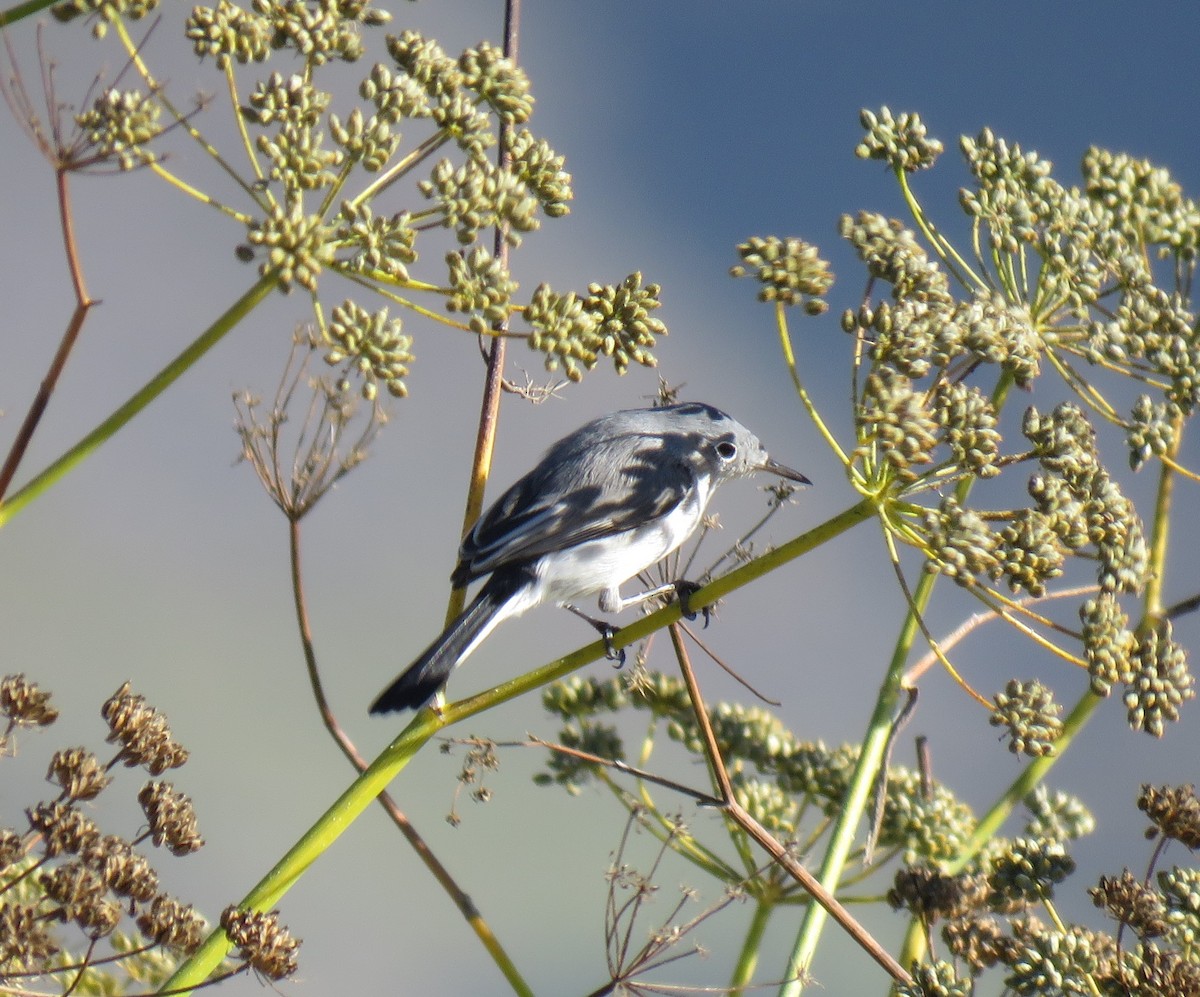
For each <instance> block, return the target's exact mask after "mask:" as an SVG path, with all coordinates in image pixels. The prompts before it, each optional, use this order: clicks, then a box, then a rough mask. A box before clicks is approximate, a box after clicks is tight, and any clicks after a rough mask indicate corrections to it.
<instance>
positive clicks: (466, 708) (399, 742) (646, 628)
mask: <svg viewBox="0 0 1200 997" xmlns="http://www.w3.org/2000/svg"><path fill="white" fill-rule="evenodd" d="M873 509H874V506H873V504H872V503H871V502H870V501H867V500H864V501H862V502H859V503H858V504H857V505H854V506H851V507H850V508H849V509H846V510H845V511H843V512H841V513H839V514H838V515H836V516H834V517H833V518H832V519H829V520H827V521H826V522H824V523H822V524H821V525H820V526H817V527H815V528H814V529H811V530H809V531H808V532H807V533H803V534H801V535H800V536H798V537H795V538H794V539H792V540H790V541H788V542H787V543H785V544H783V545H782V546H780V547H777V548H776V549H775V550H773V551H770V552H769V553H767V554H764V555H763V556H762V557H758V558H755V559H754V560H753V561H749V562H747V563H746V564H743V565H741V566H740V567H738V568H736V569H734V570H733V571H731V572H730V573H729V574H727V575H723V576H722V577H720V578H718V579H716V580H714V581H712V582H710V583H709V584H708V585H705V586H704V587H703V588H701V589H698V590H697V591H696V592H695V593H694V594H693V595H692V596H691V599H690V603H691V605H692V607H693V608H694V609H702V608H704V607H705V606H708V605H711V604H712V603H714V602H716V601H717V599H719V598H720V597H721V596H723V595H727V594H728V593H730V592H732V591H734V590H735V589H737V588H740V587H741V586H743V585H745V584H747V583H748V582H751V581H753V580H754V579H756V578H759V577H761V576H762V575H764V574H766V573H767V572H769V571H772V570H774V569H775V568H778V567H780V566H781V565H783V564H786V563H787V562H788V561H791V560H794V559H795V558H797V557H800V556H801V555H802V554H805V553H807V552H808V551H810V550H812V549H814V548H815V547H818V546H820V545H821V544H823V543H826V542H827V541H829V540H832V539H833V538H834V537H836V536H839V535H840V534H842V533H844V532H845V531H846V530H848V529H850V528H851V527H852V526H856V525H857V524H859V523H861V522H863V521H864V520H866V519H870V518H871V516H872V514H873ZM680 619H681V613H680V608H679V605H678V604H677V603H672V604H671V605H670V606H666V607H664V608H663V609H660V610H658V611H657V612H655V613H651V614H650V615H649V616H643V617H641V618H640V619H638V620H635V621H634V622H633V623H631V624H629V626H627V627H623V628H622V629H620V630H619V631H617V634H616V636H615V637H614V638H613V641H612V642H613V644H614V645H615V646H616V647H627V646H629V645H631V644H635V643H637V642H638V641H639V640H642V639H643V638H645V637H648V636H649V635H650V634H652V633H654V632H655V631H656V630H661V629H662V628H663V627H665V626H667V625H668V624H671V623H676V622H678V621H679V620H680ZM604 654H605V642H604V641H602V640H597V641H593V642H592V643H591V644H588V645H586V646H585V647H582V648H579V649H578V650H576V651H573V652H572V653H571V654H568V655H566V656H564V657H561V658H558V659H556V660H555V661H551V662H550V663H549V664H546V665H543V666H542V667H541V668H537V669H534V670H533V671H531V672H527V673H526V674H524V675H521V676H519V677H518V678H515V679H512V680H510V681H508V682H505V683H502V684H501V685H498V686H496V687H495V688H493V689H489V690H487V691H486V692H481V693H479V694H477V695H475V696H471V697H469V698H467V699H463V700H459V701H458V702H456V703H451V704H449V705H447V706H446V707H444V708H443V709H442V710H441V711H440V712H435V711H434V710H433V709H431V708H426V709H423V710H421V711H420V712H419V713H418V714H417V715H416V716H415V717H414V718H413V720H412V722H411V723H409V725H408V726H407V727H406V728H405V729H404V730H403V731H402V732H401V733H400V735H399V736H398V737H397V738H396V739H395V740H394V741H393V742H392V743H391V744H389V745H388V746H387V747H386V748H385V749H384V750H383V752H382V753H381V754H380V755H379V757H378V758H376V759H375V760H374V761H373V762H372V763H371V764H370V765H369V766H368V767H367V770H366V771H365V772H364V773H363V774H362V775H361V776H359V777H358V778H357V779H356V780H355V781H354V782H353V783H352V784H351V785H350V787H349V788H348V789H347V790H346V791H345V792H344V793H343V794H342V795H341V796H340V797H338V799H337V801H336V802H334V804H333V805H332V806H331V807H330V808H329V809H328V810H326V811H325V813H324V814H323V815H322V816H321V817H320V818H319V819H318V820H317V822H316V823H315V824H314V825H313V826H312V827H311V828H310V829H309V830H308V831H307V832H305V834H304V835H303V837H301V839H300V840H299V841H298V842H297V843H296V844H295V845H294V846H293V847H292V848H291V849H290V850H289V851H288V852H287V854H286V855H284V856H283V858H281V859H280V860H279V862H278V863H276V865H275V867H274V868H273V869H272V870H271V871H270V872H269V873H267V875H266V876H265V877H264V878H263V879H262V880H261V881H260V882H259V883H258V885H257V886H255V887H254V888H253V889H252V890H251V891H250V892H249V893H248V894H247V895H246V897H245V899H244V900H243V901H242V903H241V905H240V906H241V907H243V908H254V909H256V910H270V909H271V908H272V907H273V906H274V905H275V904H277V903H278V902H279V900H280V899H281V898H282V897H283V895H284V894H285V893H286V892H287V891H288V890H289V889H290V888H291V887H292V885H293V884H294V883H296V882H297V881H298V880H299V879H300V877H301V876H302V875H303V874H304V872H305V871H306V870H307V869H308V867H309V866H311V865H312V864H313V863H314V862H315V861H316V860H317V858H318V857H320V855H321V854H322V853H323V852H324V851H325V850H326V849H327V848H329V846H330V845H332V844H333V842H334V841H336V840H337V839H338V837H339V836H340V835H341V834H342V832H343V831H345V830H346V829H347V828H348V827H349V826H350V825H351V824H352V823H353V822H354V820H355V819H356V818H357V817H358V816H359V814H361V813H362V812H363V811H364V810H366V809H367V807H369V806H370V805H371V803H372V802H373V801H374V799H375V797H376V796H377V795H379V793H380V792H382V791H383V790H384V789H385V788H386V787H387V785H388V784H389V783H390V782H391V781H392V780H393V779H394V778H395V777H396V776H397V775H399V773H400V772H401V771H402V770H403V769H404V768H405V766H407V765H408V763H409V761H411V760H412V758H413V756H414V755H416V753H417V751H418V750H420V748H421V747H422V746H423V745H424V744H425V743H426V742H427V741H428V740H429V739H430V738H432V737H433V736H434V735H435V734H437V733H438V732H439V731H441V730H442V729H443V728H445V727H448V726H450V725H451V724H455V723H458V722H459V721H460V720H465V719H467V718H468V717H473V716H475V715H476V714H478V713H482V712H483V711H484V710H487V709H490V708H491V707H493V706H496V705H498V704H499V703H503V702H507V701H508V700H510V699H514V698H516V697H517V696H520V695H522V694H523V693H526V692H530V691H531V690H533V689H536V688H538V687H539V686H543V685H546V684H548V683H550V682H553V681H555V680H557V679H560V678H562V677H563V676H565V675H568V674H570V673H571V672H573V671H575V670H576V669H577V668H580V667H582V666H583V665H585V664H588V663H589V662H592V661H596V660H598V659H600V658H601V657H603V656H604ZM229 947H230V946H229V940H228V939H227V938H226V937H225V933H224V932H223V931H220V930H218V931H214V932H213V933H212V934H211V935H209V937H208V938H207V939H206V940H205V942H204V944H203V945H202V946H201V947H200V948H199V949H198V950H197V951H196V952H195V953H193V954H192V955H191V956H190V957H189V958H188V959H187V960H186V961H185V962H184V963H182V964H181V965H180V966H179V968H178V969H176V971H175V973H174V974H173V975H172V976H171V978H170V979H169V980H167V982H166V983H165V984H164V985H163V987H162V989H163V990H170V991H176V990H180V991H184V990H190V989H191V988H193V987H197V986H199V985H200V984H201V983H203V982H204V981H205V980H206V979H207V978H208V976H209V974H210V973H212V971H213V970H214V969H216V968H217V966H218V965H219V964H220V962H221V960H222V959H223V958H224V957H225V955H226V954H227V953H228V951H229Z"/></svg>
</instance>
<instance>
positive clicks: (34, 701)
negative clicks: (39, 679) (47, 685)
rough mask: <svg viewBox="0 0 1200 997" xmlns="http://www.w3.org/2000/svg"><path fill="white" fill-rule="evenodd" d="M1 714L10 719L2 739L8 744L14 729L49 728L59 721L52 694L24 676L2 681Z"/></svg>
mask: <svg viewBox="0 0 1200 997" xmlns="http://www.w3.org/2000/svg"><path fill="white" fill-rule="evenodd" d="M0 713H3V714H4V716H6V717H7V718H8V731H7V732H6V733H5V735H4V737H3V738H0V747H3V746H5V745H6V744H7V741H8V735H9V734H10V733H11V732H12V730H13V728H14V727H48V726H50V724H52V723H54V721H55V720H57V719H58V710H56V709H55V708H54V707H53V706H51V705H50V693H48V692H45V691H43V690H42V689H39V688H38V687H37V685H36V684H34V683H33V682H30V681H28V680H27V679H26V678H25V676H24V675H23V674H22V675H6V676H4V678H3V680H0Z"/></svg>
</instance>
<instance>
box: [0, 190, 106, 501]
mask: <svg viewBox="0 0 1200 997" xmlns="http://www.w3.org/2000/svg"><path fill="white" fill-rule="evenodd" d="M54 180H55V187H56V189H57V192H58V217H59V224H60V225H61V227H62V237H63V249H64V251H65V253H66V257H67V270H68V271H69V272H70V275H71V286H72V288H73V289H74V292H75V310H74V311H73V312H72V313H71V319H70V321H69V322H68V323H67V328H66V331H65V332H64V333H63V338H62V341H61V342H60V343H59V344H58V350H57V351H56V352H55V354H54V359H53V360H51V361H50V368H49V370H47V371H46V376H45V377H44V378H42V383H41V384H40V385H39V387H38V392H37V395H35V396H34V399H33V403H32V404H31V405H30V406H29V411H28V412H27V413H26V414H25V419H24V421H23V422H22V423H21V427H20V429H18V430H17V435H16V438H15V439H14V440H13V444H12V447H11V448H10V449H9V451H8V456H7V457H6V458H5V460H4V466H3V467H2V468H0V502H3V501H4V496H5V495H7V494H8V487H9V485H11V484H12V480H13V477H14V476H15V475H16V473H17V468H18V467H19V466H20V464H21V460H22V458H24V456H25V451H26V450H27V449H28V448H29V443H30V441H31V440H32V439H33V434H34V432H36V430H37V427H38V423H39V422H41V419H42V415H43V414H44V413H45V411H46V406H47V405H49V404H50V396H51V395H52V394H53V393H54V388H55V386H56V385H57V384H58V379H59V376H60V375H61V374H62V372H63V369H64V368H65V367H66V366H67V359H68V357H70V355H71V350H72V349H74V347H75V342H76V340H78V338H79V333H80V331H81V330H82V329H83V323H84V320H85V319H86V318H87V314H88V312H89V311H90V310H91V308H92V306H93V305H95V304H96V302H95V301H93V300H92V298H91V297H90V296H89V295H88V291H87V284H86V283H85V282H84V278H83V267H82V266H81V264H80V262H79V249H78V246H77V244H76V241H75V218H74V214H73V213H72V211H71V187H70V181H69V179H68V173H67V171H66V170H64V169H61V168H60V169H58V170H56V171H55V175H54Z"/></svg>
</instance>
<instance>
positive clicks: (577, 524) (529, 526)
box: [454, 438, 695, 585]
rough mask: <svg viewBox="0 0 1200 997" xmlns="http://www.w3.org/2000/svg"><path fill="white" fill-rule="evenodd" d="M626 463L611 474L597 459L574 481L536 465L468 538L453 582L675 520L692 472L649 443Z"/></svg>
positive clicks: (608, 466)
mask: <svg viewBox="0 0 1200 997" xmlns="http://www.w3.org/2000/svg"><path fill="white" fill-rule="evenodd" d="M622 463H623V465H624V466H623V468H622V469H621V470H620V471H619V472H618V473H615V474H614V473H613V470H612V465H611V464H609V463H606V461H605V460H604V457H603V455H598V456H597V458H596V459H594V460H592V461H591V462H590V463H587V464H585V465H584V466H585V470H586V473H584V474H581V475H579V476H578V478H577V480H563V478H562V474H561V473H557V472H558V471H559V468H560V467H561V466H562V465H561V464H555V463H553V462H547V463H544V464H543V465H539V467H537V468H535V469H534V470H533V471H531V472H530V473H529V474H528V475H526V477H524V478H522V479H521V480H520V481H518V482H517V483H516V484H515V485H513V486H512V488H510V489H509V490H508V491H507V492H505V493H504V494H503V495H502V496H501V497H500V498H499V499H498V500H497V501H496V503H495V505H493V506H492V507H491V508H490V509H489V510H488V511H487V513H486V514H485V515H484V516H483V517H482V518H481V519H480V520H479V522H478V523H476V524H475V527H474V529H472V530H471V532H470V533H469V534H467V537H466V539H465V540H464V541H463V545H462V550H461V552H460V560H459V565H458V568H456V569H455V573H454V581H455V583H456V584H459V585H462V584H465V583H466V582H468V581H470V580H471V579H472V578H477V577H479V576H480V575H484V574H487V573H488V572H490V571H495V570H496V569H497V568H499V567H503V566H505V565H510V564H521V563H525V562H528V561H531V560H533V559H535V558H538V557H540V556H541V555H543V554H547V553H550V552H551V551H557V550H565V549H566V548H568V547H574V546H576V545H577V544H581V543H585V542H587V541H588V540H595V539H597V538H599V537H604V536H611V535H613V534H617V533H624V532H625V531H626V530H630V529H633V528H634V527H636V526H642V525H645V524H646V523H649V522H652V521H653V520H655V519H658V518H660V517H662V516H665V515H667V514H668V513H670V512H671V511H672V510H673V509H674V508H675V507H676V506H678V505H679V503H680V502H682V501H683V500H684V499H685V498H686V497H687V494H688V491H689V489H690V488H691V487H692V486H693V484H694V477H695V476H694V473H693V471H692V469H691V468H690V467H688V465H687V464H686V463H684V462H682V461H680V460H678V459H677V458H672V457H671V456H668V454H666V453H664V450H663V447H662V441H661V439H654V438H648V439H647V440H646V445H645V446H643V447H640V448H638V449H637V450H635V451H634V453H633V457H632V459H630V457H629V455H628V452H626V457H625V460H624V461H623V462H622Z"/></svg>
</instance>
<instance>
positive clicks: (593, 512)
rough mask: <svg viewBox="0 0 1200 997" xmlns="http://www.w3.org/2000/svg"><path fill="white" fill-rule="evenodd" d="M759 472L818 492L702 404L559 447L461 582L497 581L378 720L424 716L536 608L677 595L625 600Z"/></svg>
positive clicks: (383, 698)
mask: <svg viewBox="0 0 1200 997" xmlns="http://www.w3.org/2000/svg"><path fill="white" fill-rule="evenodd" d="M754 471H769V472H771V473H772V474H777V475H779V476H780V477H783V478H788V479H790V480H792V481H797V482H800V483H802V484H809V483H810V482H809V480H808V479H807V478H806V477H804V475H803V474H801V473H800V472H799V471H793V470H792V469H791V468H788V467H784V466H783V465H782V464H777V463H776V462H775V461H773V460H771V458H770V457H768V456H767V452H766V451H765V450H764V449H763V447H762V444H761V443H759V442H758V439H757V437H755V436H754V434H753V433H751V432H750V431H749V430H748V429H746V427H745V426H743V425H741V423H739V422H736V421H735V420H733V419H731V418H730V417H729V416H727V415H726V414H725V413H724V412H722V411H720V410H719V409H715V408H713V407H712V406H711V405H703V404H700V403H697V402H686V403H684V404H680V405H666V406H663V407H662V408H647V409H629V410H627V411H624V412H614V413H612V414H611V415H605V416H601V417H600V418H599V419H595V420H594V421H592V422H589V423H588V424H587V425H586V426H583V427H581V428H580V429H577V430H575V432H573V433H571V435H569V436H566V437H564V438H563V439H561V440H559V441H558V442H557V443H556V444H554V446H552V447H551V448H550V449H549V451H547V453H546V455H545V456H544V457H543V458H542V459H541V461H540V462H539V463H538V465H537V466H536V467H535V468H534V469H533V470H532V471H530V472H529V473H528V474H527V475H525V477H523V478H522V479H521V480H520V481H518V482H517V483H516V484H515V485H513V486H512V487H511V488H510V489H509V490H508V491H506V492H505V493H504V494H503V495H502V496H501V497H500V499H499V501H497V502H496V503H495V504H494V505H493V506H492V507H491V508H490V509H489V510H488V511H487V512H486V513H485V514H484V515H483V516H482V517H480V519H479V521H478V522H477V523H476V524H475V526H474V528H473V529H472V530H471V532H470V533H468V534H467V536H466V539H464V540H463V543H462V548H461V550H460V551H459V557H458V566H457V567H456V568H455V569H454V572H453V574H451V576H450V578H451V580H452V581H453V582H454V584H455V585H456V586H460V587H461V586H463V585H466V584H467V583H468V582H470V581H472V580H474V579H476V578H481V577H482V576H484V575H489V576H490V577H489V578H488V580H487V581H486V582H484V585H483V588H481V589H480V590H479V594H478V595H476V596H475V599H474V601H472V602H471V604H470V605H469V606H467V608H466V609H465V610H464V611H463V612H462V613H461V614H460V615H459V617H458V618H457V619H456V620H454V622H453V623H451V624H450V625H449V626H448V627H447V628H446V630H445V632H443V633H442V635H441V636H440V637H439V638H438V639H437V640H435V641H434V642H433V643H432V644H431V645H430V646H429V647H428V648H427V649H426V650H425V653H424V654H422V655H421V656H420V657H419V658H417V660H416V661H414V662H413V663H412V664H411V665H409V667H408V669H407V670H406V671H405V672H404V674H402V675H401V676H400V677H399V678H398V679H396V681H394V682H393V683H392V684H391V685H389V686H388V687H387V688H386V689H385V690H384V691H383V692H382V693H380V695H379V698H378V699H376V700H375V702H374V703H372V704H371V712H372V713H390V712H392V711H393V710H403V709H409V708H413V709H416V708H417V707H420V706H422V705H424V703H425V702H426V701H428V700H429V699H430V698H432V697H433V696H434V695H435V694H436V693H437V692H438V691H439V690H440V689H441V688H442V686H444V685H445V684H446V680H447V679H448V678H449V677H450V673H451V672H452V671H453V670H454V668H455V666H456V665H458V664H459V663H460V662H462V661H463V660H464V659H465V658H466V657H467V655H469V654H470V653H471V652H472V651H474V650H475V648H476V647H478V646H479V644H480V643H481V642H482V641H483V639H484V638H485V637H487V635H488V634H490V633H491V632H492V630H493V629H494V628H495V627H496V625H497V624H498V623H500V622H501V621H502V620H506V619H508V618H509V617H511V616H519V615H520V614H521V613H524V612H525V611H526V610H527V609H532V608H533V607H534V606H538V605H541V604H542V603H544V602H554V603H558V604H560V605H567V604H569V603H571V602H572V601H574V600H577V599H582V598H583V597H585V596H590V595H595V594H596V593H599V595H600V609H601V610H602V611H604V612H606V613H615V612H618V611H619V610H622V609H624V608H625V607H627V606H631V605H634V604H637V603H640V602H644V601H645V600H646V599H648V598H649V597H650V596H652V595H661V594H664V593H665V592H667V591H670V590H671V589H672V588H675V586H674V585H667V586H663V587H662V588H659V589H654V590H653V591H651V592H646V593H642V594H641V595H637V596H634V597H632V598H630V599H622V598H621V593H620V585H621V583H622V582H625V581H628V580H629V579H630V578H632V577H633V576H634V575H636V574H637V573H638V572H640V571H643V570H645V569H646V568H648V567H650V566H651V565H652V564H654V563H655V562H656V561H658V560H660V559H661V558H663V557H666V555H667V554H669V553H671V551H673V550H675V549H676V548H677V547H679V545H680V544H682V543H683V542H684V541H685V540H686V539H687V538H688V537H689V536H691V534H692V532H693V531H694V530H695V529H696V527H697V526H699V525H700V520H701V517H703V515H704V509H705V506H707V505H708V500H709V498H711V497H712V493H713V492H714V491H715V490H716V488H717V486H718V485H720V484H722V483H724V482H726V481H729V480H731V479H733V478H740V477H742V476H743V475H746V474H750V473H752V472H754ZM581 615H582V614H581Z"/></svg>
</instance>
